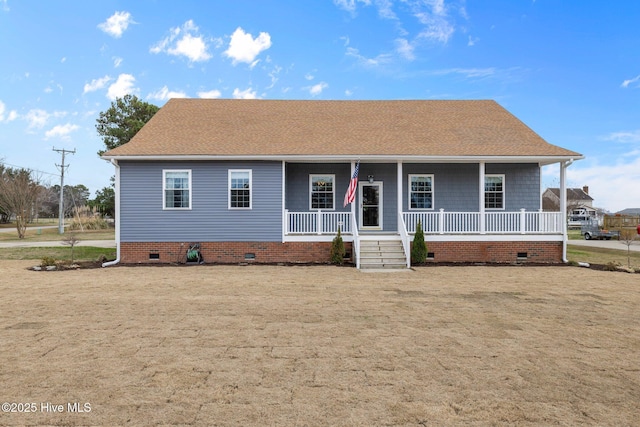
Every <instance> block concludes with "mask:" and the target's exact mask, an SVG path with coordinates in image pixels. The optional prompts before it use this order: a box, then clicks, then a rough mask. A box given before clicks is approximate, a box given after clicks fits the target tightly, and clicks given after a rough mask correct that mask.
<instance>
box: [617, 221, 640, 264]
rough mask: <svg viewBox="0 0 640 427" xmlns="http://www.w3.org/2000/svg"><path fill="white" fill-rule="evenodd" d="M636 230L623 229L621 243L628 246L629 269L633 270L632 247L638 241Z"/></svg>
mask: <svg viewBox="0 0 640 427" xmlns="http://www.w3.org/2000/svg"><path fill="white" fill-rule="evenodd" d="M637 238H638V236H637V234H636V229H635V228H623V229H621V230H620V241H621V242H622V243H624V244H625V245H627V267H629V268H631V245H632V244H633V242H635V241H636V240H637Z"/></svg>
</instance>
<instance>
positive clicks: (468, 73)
mask: <svg viewBox="0 0 640 427" xmlns="http://www.w3.org/2000/svg"><path fill="white" fill-rule="evenodd" d="M497 73H498V70H496V69H495V68H493V67H489V68H447V69H444V70H436V71H432V72H430V73H429V74H432V75H436V76H444V75H447V74H459V75H461V76H464V77H465V78H468V79H471V78H475V79H479V78H485V77H491V76H494V75H496V74H497Z"/></svg>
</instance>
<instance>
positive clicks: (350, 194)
mask: <svg viewBox="0 0 640 427" xmlns="http://www.w3.org/2000/svg"><path fill="white" fill-rule="evenodd" d="M359 169H360V160H358V163H357V164H356V168H355V169H354V171H353V176H352V177H351V181H349V188H347V192H346V193H345V195H344V206H343V207H346V206H347V205H348V204H349V203H352V202H353V201H354V200H355V198H356V187H357V186H358V170H359Z"/></svg>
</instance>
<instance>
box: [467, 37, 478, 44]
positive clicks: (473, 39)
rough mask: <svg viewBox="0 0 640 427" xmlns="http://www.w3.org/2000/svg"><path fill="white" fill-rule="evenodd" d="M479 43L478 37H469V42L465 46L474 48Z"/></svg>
mask: <svg viewBox="0 0 640 427" xmlns="http://www.w3.org/2000/svg"><path fill="white" fill-rule="evenodd" d="M479 41H480V39H479V38H478V37H471V36H469V41H468V42H467V46H475V44H476V43H478V42H479Z"/></svg>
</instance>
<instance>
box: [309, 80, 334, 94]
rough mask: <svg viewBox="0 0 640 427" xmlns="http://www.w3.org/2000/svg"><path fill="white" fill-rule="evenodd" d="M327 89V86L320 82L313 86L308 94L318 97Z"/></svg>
mask: <svg viewBox="0 0 640 427" xmlns="http://www.w3.org/2000/svg"><path fill="white" fill-rule="evenodd" d="M328 87H329V84H327V83H325V82H320V83H318V84H316V85H313V86H311V87H310V88H309V93H310V94H311V96H318V95H320V94H321V93H322V91H323V90H325V89H326V88H328Z"/></svg>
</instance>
